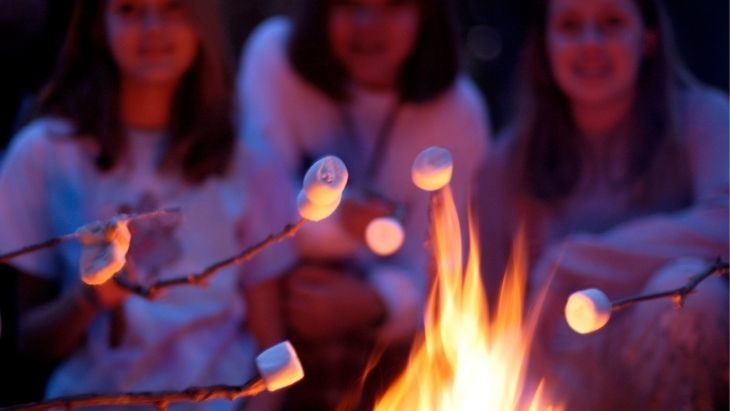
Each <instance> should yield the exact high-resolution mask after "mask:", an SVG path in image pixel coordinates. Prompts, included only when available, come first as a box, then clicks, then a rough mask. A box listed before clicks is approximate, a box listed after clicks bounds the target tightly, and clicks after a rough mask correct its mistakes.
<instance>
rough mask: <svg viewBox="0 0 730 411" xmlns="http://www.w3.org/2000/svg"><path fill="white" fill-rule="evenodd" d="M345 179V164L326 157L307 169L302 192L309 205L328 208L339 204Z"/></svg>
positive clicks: (334, 158)
mask: <svg viewBox="0 0 730 411" xmlns="http://www.w3.org/2000/svg"><path fill="white" fill-rule="evenodd" d="M347 177H348V173H347V167H346V166H345V163H343V162H342V160H340V159H339V158H338V157H335V156H326V157H323V158H321V159H319V160H317V161H316V162H315V163H314V164H312V166H311V167H309V170H307V173H306V174H305V175H304V183H303V187H302V190H303V192H304V194H305V195H306V196H307V199H309V201H310V202H311V203H314V204H317V205H322V206H329V205H331V204H333V203H337V202H339V198H340V197H341V196H342V191H343V190H344V189H345V185H346V184H347Z"/></svg>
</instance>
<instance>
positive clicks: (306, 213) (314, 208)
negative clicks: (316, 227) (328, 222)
mask: <svg viewBox="0 0 730 411" xmlns="http://www.w3.org/2000/svg"><path fill="white" fill-rule="evenodd" d="M340 200H342V196H338V197H335V201H334V202H333V203H330V204H317V203H314V202H313V201H311V200H310V199H309V197H308V196H307V194H306V193H305V192H304V190H302V191H299V195H297V209H298V210H299V215H300V216H301V217H302V218H304V219H306V220H309V221H320V220H324V219H325V218H327V217H329V216H330V215H331V214H332V213H334V212H335V210H337V207H338V206H339V205H340Z"/></svg>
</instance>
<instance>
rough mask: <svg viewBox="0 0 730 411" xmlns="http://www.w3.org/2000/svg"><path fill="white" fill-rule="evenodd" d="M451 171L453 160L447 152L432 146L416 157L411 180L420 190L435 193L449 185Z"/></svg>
mask: <svg viewBox="0 0 730 411" xmlns="http://www.w3.org/2000/svg"><path fill="white" fill-rule="evenodd" d="M453 170H454V160H453V159H452V158H451V153H450V152H449V150H446V149H444V148H441V147H436V146H433V147H429V148H427V149H425V150H423V151H421V153H420V154H419V155H418V156H416V160H415V161H414V162H413V167H412V168H411V179H412V180H413V183H414V184H415V185H416V186H417V187H418V188H420V189H421V190H424V191H436V190H438V189H440V188H442V187H444V186H445V185H446V184H449V181H451V174H452V172H453Z"/></svg>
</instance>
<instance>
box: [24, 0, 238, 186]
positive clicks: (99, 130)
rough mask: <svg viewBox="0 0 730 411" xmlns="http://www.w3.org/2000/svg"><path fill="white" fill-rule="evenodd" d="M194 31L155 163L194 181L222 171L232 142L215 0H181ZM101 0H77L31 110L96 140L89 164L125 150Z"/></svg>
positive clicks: (104, 162)
mask: <svg viewBox="0 0 730 411" xmlns="http://www.w3.org/2000/svg"><path fill="white" fill-rule="evenodd" d="M181 3H182V5H183V6H184V7H186V9H187V12H188V13H189V16H190V19H191V22H192V24H193V25H194V27H195V28H196V31H197V33H198V37H199V46H198V47H199V50H198V53H197V56H196V58H195V61H194V62H193V64H192V66H191V67H190V69H189V70H188V72H187V73H186V74H185V76H184V77H183V79H182V80H181V82H180V85H179V86H178V89H177V91H176V94H175V98H174V101H173V106H172V109H171V110H172V112H171V116H170V118H171V121H170V124H169V129H168V131H169V132H170V134H171V142H170V145H169V146H168V147H167V151H166V153H165V155H164V157H163V159H162V161H161V162H160V165H159V168H160V170H161V171H179V172H181V173H182V175H183V177H184V178H185V180H186V181H188V182H191V183H198V182H201V181H203V180H204V179H205V178H207V177H208V176H211V175H220V174H223V173H224V172H225V171H226V169H227V166H228V163H229V161H230V159H231V153H232V151H233V150H232V147H233V145H234V143H235V137H234V133H233V125H232V121H231V115H232V111H231V107H232V95H231V93H232V92H231V87H232V86H231V85H232V81H231V79H232V71H231V68H230V59H229V56H228V52H227V50H225V49H224V47H223V44H227V43H224V41H223V39H224V37H223V33H222V25H221V23H220V21H219V19H220V16H219V14H218V9H217V7H216V2H209V1H207V0H183V1H182V2H181ZM105 4H106V1H104V0H77V2H76V5H75V8H74V13H73V18H72V21H71V25H70V27H69V32H68V35H67V38H66V42H65V44H64V47H63V49H62V51H61V55H60V58H59V67H58V69H57V70H56V72H55V74H54V75H53V77H52V78H51V81H50V82H49V84H48V85H47V86H46V87H45V88H44V90H43V91H42V93H41V95H40V96H39V102H38V109H37V112H38V114H39V115H48V114H51V115H60V116H63V117H66V118H69V119H70V120H72V121H73V123H74V125H75V127H76V133H75V136H76V137H77V138H87V139H92V140H94V141H96V142H98V144H99V148H100V151H99V155H98V157H97V159H96V164H97V167H98V168H99V169H100V170H102V171H108V170H111V169H112V168H113V167H114V166H115V165H116V164H117V163H118V161H119V160H120V159H121V158H123V157H124V156H125V155H126V146H127V144H126V136H125V133H124V132H123V126H122V124H121V119H120V118H119V72H118V68H117V65H116V63H115V61H114V59H113V57H112V55H111V53H110V50H109V47H108V46H107V42H106V35H105V26H104V21H105V19H104V10H105Z"/></svg>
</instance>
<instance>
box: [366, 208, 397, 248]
mask: <svg viewBox="0 0 730 411" xmlns="http://www.w3.org/2000/svg"><path fill="white" fill-rule="evenodd" d="M404 239H405V232H404V230H403V226H402V225H401V223H400V222H399V221H398V220H397V219H395V218H393V217H378V218H374V219H373V220H372V221H370V223H368V226H367V227H366V228H365V241H366V242H367V244H368V247H369V248H370V249H371V250H372V251H373V252H374V253H375V254H378V255H382V256H387V255H391V254H393V253H395V252H396V251H398V250H399V249H400V248H401V246H402V245H403V240H404Z"/></svg>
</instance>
